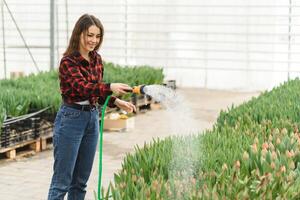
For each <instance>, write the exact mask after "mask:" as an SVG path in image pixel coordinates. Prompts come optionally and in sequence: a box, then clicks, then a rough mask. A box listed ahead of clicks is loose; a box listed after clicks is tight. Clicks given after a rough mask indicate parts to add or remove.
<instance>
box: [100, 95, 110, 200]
mask: <svg viewBox="0 0 300 200" xmlns="http://www.w3.org/2000/svg"><path fill="white" fill-rule="evenodd" d="M109 99H110V95H109V96H108V97H106V100H105V103H104V105H103V107H102V112H101V122H100V137H99V175H98V200H101V197H100V196H101V191H100V190H101V180H102V149H103V148H102V144H103V124H104V115H105V110H106V107H107V104H108V101H109Z"/></svg>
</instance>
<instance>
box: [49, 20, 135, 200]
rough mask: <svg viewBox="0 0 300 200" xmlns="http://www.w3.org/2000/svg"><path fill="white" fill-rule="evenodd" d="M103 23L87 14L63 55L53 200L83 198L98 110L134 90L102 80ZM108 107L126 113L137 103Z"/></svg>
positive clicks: (56, 132)
mask: <svg viewBox="0 0 300 200" xmlns="http://www.w3.org/2000/svg"><path fill="white" fill-rule="evenodd" d="M103 33H104V30H103V26H102V24H101V22H100V21H99V19H97V18H96V17H94V16H93V15H88V14H84V15H83V16H81V17H80V18H79V19H78V21H77V22H76V24H75V27H74V29H73V32H72V36H71V39H70V43H69V46H68V48H67V50H66V51H65V53H64V57H63V58H62V59H61V62H60V66H59V80H60V89H61V95H62V100H63V104H62V106H61V107H60V109H59V111H58V113H57V116H56V119H55V122H54V134H53V146H54V166H53V170H54V173H53V176H52V182H51V185H50V189H49V194H48V200H58V199H64V196H65V194H66V193H68V200H81V199H84V197H85V193H86V191H85V188H86V186H87V185H86V183H87V181H88V178H89V176H90V172H91V169H92V165H93V160H94V156H95V151H96V146H97V141H98V133H99V113H98V110H97V109H96V103H98V104H100V105H102V104H103V103H104V102H105V99H106V97H107V96H108V95H111V94H112V93H116V94H120V95H122V94H125V93H126V91H128V90H131V89H132V88H131V87H129V86H128V85H126V84H122V83H111V84H110V83H103V82H102V79H103V72H104V69H103V65H102V60H101V56H100V55H99V54H98V53H97V50H98V49H99V47H100V45H101V43H102V41H103ZM108 106H110V107H115V106H117V107H119V108H121V109H123V110H125V111H127V112H133V111H134V110H135V109H136V108H135V106H134V105H133V104H131V103H129V102H126V101H123V100H120V99H118V98H116V97H113V96H112V97H111V99H110V101H109V103H108Z"/></svg>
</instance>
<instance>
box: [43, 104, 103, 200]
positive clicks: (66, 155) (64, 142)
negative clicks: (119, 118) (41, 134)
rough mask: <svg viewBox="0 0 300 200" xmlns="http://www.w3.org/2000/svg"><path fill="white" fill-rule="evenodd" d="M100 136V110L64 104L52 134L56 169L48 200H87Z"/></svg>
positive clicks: (57, 116) (54, 168)
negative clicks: (88, 184)
mask: <svg viewBox="0 0 300 200" xmlns="http://www.w3.org/2000/svg"><path fill="white" fill-rule="evenodd" d="M98 135H99V113H98V110H97V109H93V110H91V111H81V110H77V109H74V108H70V107H68V106H65V105H62V106H61V108H60V109H59V111H58V113H57V115H56V118H55V122H54V134H53V146H54V166H53V170H54V173H53V176H52V181H51V185H50V189H49V194H48V200H63V199H64V196H65V195H66V193H68V200H81V199H84V197H85V193H86V190H85V188H86V186H87V185H86V183H87V181H88V179H89V176H90V173H91V170H92V166H93V161H94V156H95V152H96V146H97V142H98Z"/></svg>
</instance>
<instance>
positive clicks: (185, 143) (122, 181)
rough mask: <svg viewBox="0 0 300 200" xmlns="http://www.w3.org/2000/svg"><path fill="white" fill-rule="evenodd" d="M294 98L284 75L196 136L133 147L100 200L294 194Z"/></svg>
mask: <svg viewBox="0 0 300 200" xmlns="http://www.w3.org/2000/svg"><path fill="white" fill-rule="evenodd" d="M299 99H300V80H299V79H295V80H291V81H288V82H286V83H284V84H282V85H280V86H279V87H276V88H274V89H273V90H271V91H268V92H263V93H262V94H261V95H260V96H259V97H257V98H253V99H252V100H250V101H249V102H246V103H244V104H242V105H240V106H238V107H235V106H232V107H231V108H229V109H228V110H227V111H221V113H220V115H219V118H218V119H217V122H216V123H215V124H214V126H213V128H212V129H211V130H207V131H205V132H204V133H202V134H199V135H191V136H185V137H174V136H173V137H169V138H166V139H164V140H154V141H153V142H152V143H150V144H145V145H144V147H143V148H139V147H136V151H135V153H133V154H128V155H127V156H126V157H125V159H124V161H123V164H122V169H121V170H120V171H119V172H117V173H116V174H115V177H114V182H113V183H111V184H110V185H109V187H108V189H107V190H106V191H105V192H103V193H102V199H108V198H109V196H111V197H112V199H128V200H129V199H150V200H152V199H153V200H154V199H172V200H173V199H300V191H299V187H300V181H299V180H300V132H299V117H300V114H299V113H300V104H299ZM103 191H104V189H103Z"/></svg>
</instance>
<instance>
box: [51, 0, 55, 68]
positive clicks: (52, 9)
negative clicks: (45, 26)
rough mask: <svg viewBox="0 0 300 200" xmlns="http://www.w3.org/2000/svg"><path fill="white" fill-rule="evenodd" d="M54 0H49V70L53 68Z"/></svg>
mask: <svg viewBox="0 0 300 200" xmlns="http://www.w3.org/2000/svg"><path fill="white" fill-rule="evenodd" d="M54 12H55V0H50V70H52V69H54V51H55V50H54V45H55V44H54V42H55V39H54V36H55V30H54V29H55V27H54V26H55V19H54V18H55V15H54V14H55V13H54Z"/></svg>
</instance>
